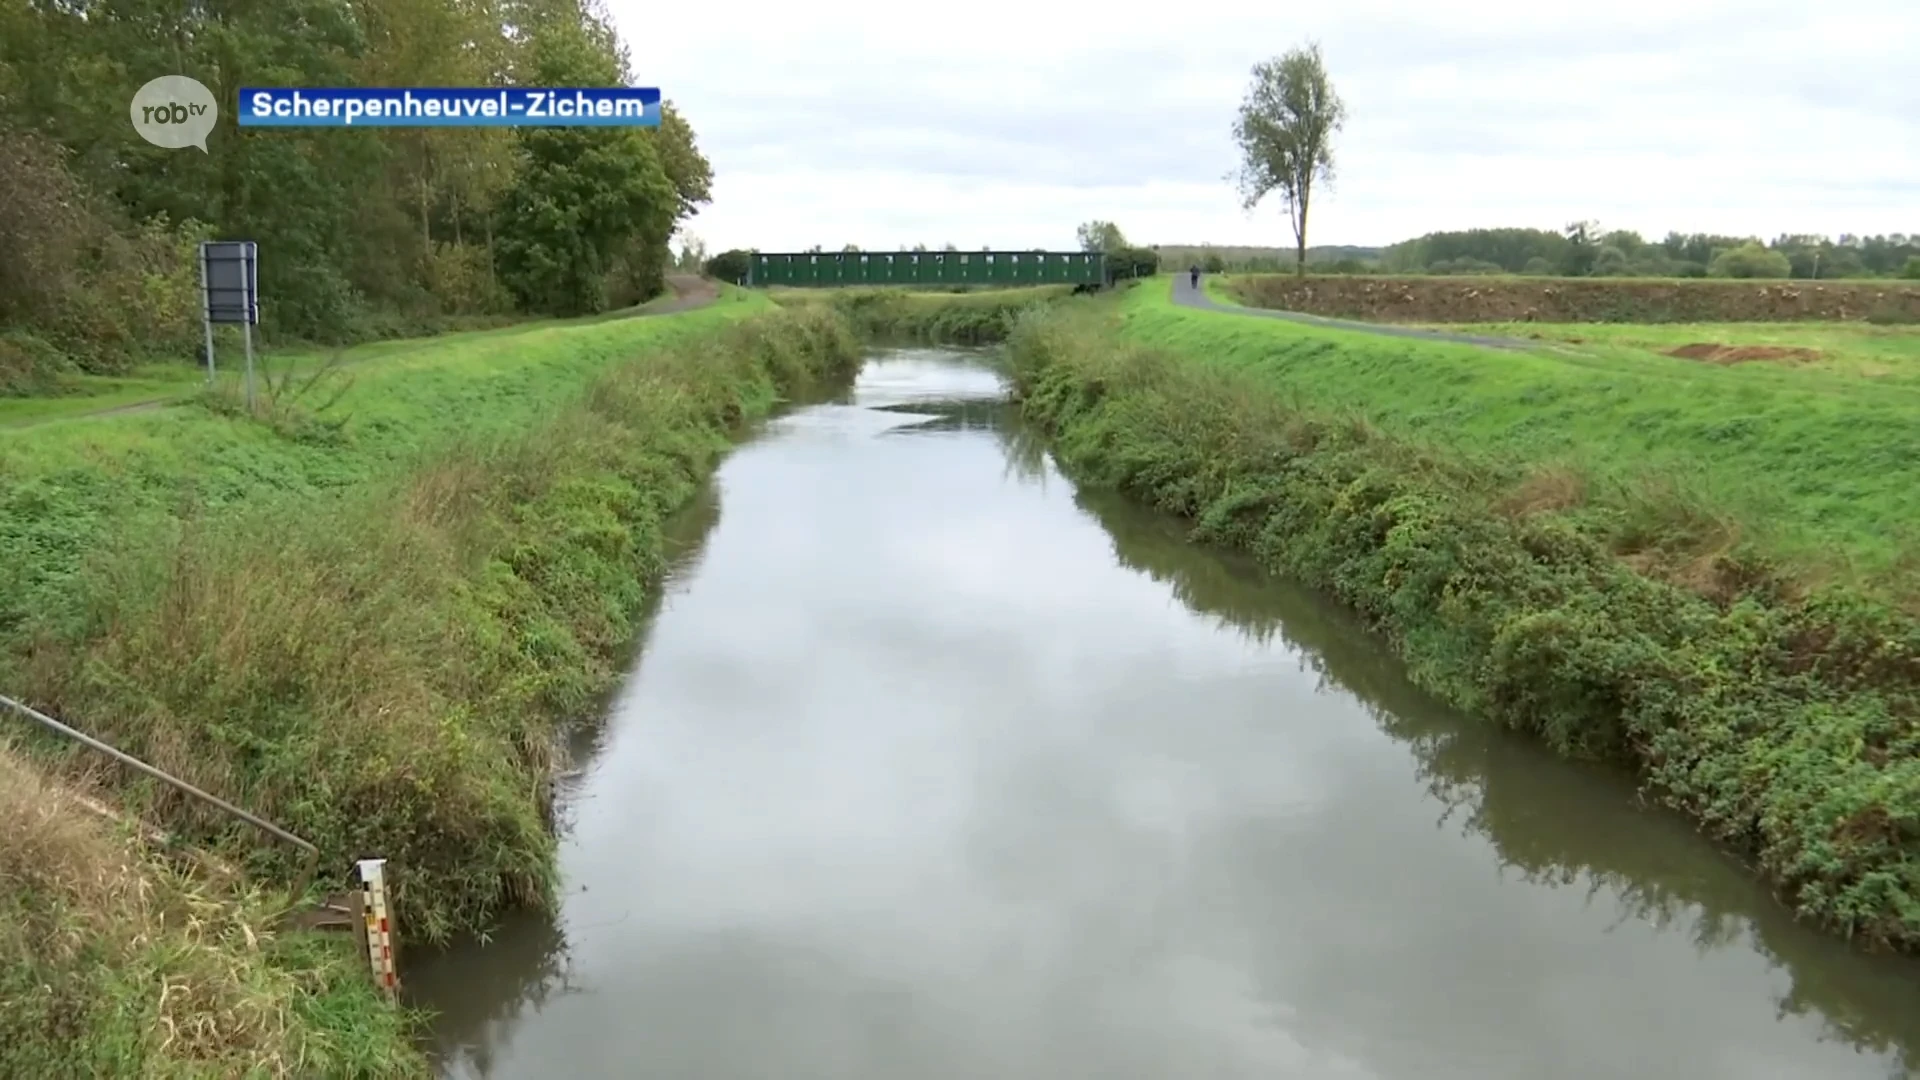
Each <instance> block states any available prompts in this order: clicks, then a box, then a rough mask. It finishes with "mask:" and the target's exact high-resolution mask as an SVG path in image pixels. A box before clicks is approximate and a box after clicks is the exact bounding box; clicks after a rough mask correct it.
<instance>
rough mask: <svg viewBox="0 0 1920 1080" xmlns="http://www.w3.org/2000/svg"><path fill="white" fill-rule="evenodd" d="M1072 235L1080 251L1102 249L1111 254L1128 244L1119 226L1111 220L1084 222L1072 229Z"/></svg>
mask: <svg viewBox="0 0 1920 1080" xmlns="http://www.w3.org/2000/svg"><path fill="white" fill-rule="evenodd" d="M1074 237H1075V239H1076V240H1077V241H1078V242H1079V244H1080V250H1081V251H1104V252H1106V253H1108V254H1110V255H1111V254H1113V253H1114V252H1117V251H1120V250H1122V249H1124V248H1126V247H1127V246H1128V244H1127V238H1126V236H1125V234H1123V233H1122V232H1121V231H1120V226H1118V225H1115V224H1114V223H1113V222H1111V221H1089V222H1086V223H1084V224H1082V225H1081V226H1080V227H1079V228H1077V229H1075V230H1074Z"/></svg>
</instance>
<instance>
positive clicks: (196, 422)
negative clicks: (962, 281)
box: [0, 298, 859, 1075]
mask: <svg viewBox="0 0 1920 1080" xmlns="http://www.w3.org/2000/svg"><path fill="white" fill-rule="evenodd" d="M858 357H859V348H858V342H857V340H856V339H855V338H854V337H853V336H852V335H851V334H850V333H849V332H848V331H847V329H846V326H845V323H844V321H843V320H841V319H839V318H838V317H837V316H834V315H833V314H832V313H830V312H807V311H800V312H786V311H779V310H777V309H775V308H774V307H773V306H772V305H769V304H767V303H765V302H764V301H763V300H756V299H753V298H740V299H737V300H735V301H734V302H722V303H719V304H714V305H712V306H711V307H708V308H704V309H702V310H697V311H689V312H687V313H685V314H680V315H675V316H673V317H671V318H661V319H624V320H609V321H601V322H594V323H582V324H574V325H566V326H545V327H538V328H534V329H530V330H527V331H525V332H523V333H519V334H490V335H475V336H472V337H467V338H462V339H459V340H449V341H442V342H436V343H432V344H429V345H425V346H423V347H421V348H418V349H413V350H410V351H407V352H405V353H404V354H398V353H397V354H396V355H395V356H393V357H392V358H391V359H389V360H387V361H384V362H378V363H369V364H367V365H364V366H362V367H360V368H359V369H357V370H356V371H355V372H354V373H353V374H354V381H353V382H352V384H351V385H350V386H346V387H344V388H343V389H340V390H339V393H338V395H337V397H336V396H334V395H333V394H332V393H327V394H324V395H320V396H317V397H299V396H297V395H296V396H289V397H287V398H283V399H279V400H275V401H272V402H270V403H268V404H266V405H263V407H262V408H261V410H260V412H259V414H258V415H254V416H249V415H246V414H245V413H244V412H243V411H240V410H238V409H237V408H236V407H235V405H234V403H233V402H231V401H221V400H212V401H207V402H203V403H199V404H195V405H191V406H186V407H182V408H178V409H169V410H164V411H159V412H150V413H140V414H133V415H128V416H124V417H118V418H112V419H103V420H100V421H97V422H88V423H78V424H71V425H59V426H54V427H48V428H45V429H41V430H39V431H35V432H21V433H17V434H12V435H7V434H0V685H4V686H5V687H7V689H8V692H9V693H10V694H12V695H13V696H17V697H20V698H22V699H25V700H28V701H30V702H31V703H33V704H34V705H36V706H37V707H40V708H42V709H44V710H45V711H47V712H49V713H52V714H53V715H55V716H58V717H60V718H61V719H63V720H66V721H68V722H70V723H73V724H74V725H75V726H77V727H80V728H81V729H83V730H86V731H88V732H89V733H90V734H94V735H96V736H98V737H101V738H105V739H107V740H108V741H110V742H113V743H115V744H116V745H118V746H120V747H122V748H123V749H125V750H127V751H128V752H131V753H134V754H136V755H138V756H140V757H142V758H144V759H146V760H148V761H151V762H152V763H154V764H155V765H157V766H159V767H160V768H163V769H166V770H168V771H169V772H172V773H174V774H176V775H179V776H181V777H183V778H185V779H187V780H189V781H191V782H193V783H196V784H198V785H199V786H201V787H203V788H207V789H209V790H212V791H214V792H217V793H219V794H221V795H222V796H224V797H226V798H229V799H230V800H232V801H234V802H236V803H238V804H240V805H243V806H246V807H248V808H249V809H252V810H254V811H255V812H257V813H260V814H262V815H263V816H266V817H268V818H270V819H273V820H275V821H277V822H279V823H280V824H282V825H284V826H285V827H287V828H289V829H291V830H293V831H294V832H296V833H299V834H301V835H304V836H307V837H309V838H311V839H312V840H313V841H314V842H315V843H317V844H319V845H320V847H321V850H322V873H323V875H329V876H333V877H338V876H339V875H341V874H344V873H346V871H347V869H348V868H349V867H350V866H351V860H352V859H354V858H357V857H363V856H367V855H380V856H384V857H386V858H388V859H389V860H391V863H390V865H391V867H392V869H393V888H394V898H395V901H396V905H397V908H398V914H399V925H400V926H401V927H402V933H403V935H405V939H406V940H408V941H411V942H414V943H417V944H424V943H427V942H430V941H434V940H437V939H440V938H443V937H444V936H446V935H447V934H449V933H451V932H454V931H456V930H461V929H468V928H472V929H480V928H484V927H485V926H486V925H488V924H489V923H490V921H491V920H492V919H493V918H494V917H495V916H496V915H497V914H498V913H500V912H501V911H502V910H503V909H505V908H507V907H510V906H515V905H529V904H534V905H537V904H540V903H543V902H545V901H546V900H547V899H548V898H549V897H550V895H551V889H552V886H553V835H552V831H551V824H550V818H549V813H548V811H549V807H548V791H549V787H550V781H551V779H552V775H553V772H554V768H555V765H556V761H555V755H556V752H557V750H556V746H557V738H556V736H557V734H558V730H559V725H560V724H561V723H562V722H563V721H564V720H566V719H567V718H570V717H572V716H575V715H579V714H580V713H582V712H584V711H586V710H590V709H592V708H594V707H595V705H596V703H597V701H598V696H599V695H600V694H601V693H602V692H603V691H604V690H605V689H606V687H607V686H608V685H610V683H611V681H612V679H613V678H615V677H616V675H617V673H618V672H619V670H620V669H621V666H622V663H623V661H624V659H625V655H624V653H625V650H626V649H627V648H628V646H629V644H630V642H631V636H632V631H633V628H634V627H633V620H634V618H635V616H636V615H637V613H638V612H639V610H640V608H641V606H642V603H643V601H644V600H645V598H646V596H647V594H648V592H649V590H650V589H651V587H652V581H653V579H654V576H655V575H656V574H657V572H658V570H659V569H660V567H661V565H662V560H663V550H662V548H663V545H664V537H663V533H662V524H663V521H664V519H665V518H666V517H667V516H668V515H669V514H670V513H672V511H673V510H674V509H675V508H676V507H677V506H679V505H680V504H681V503H682V502H684V501H685V499H686V498H688V497H689V496H690V495H691V493H692V492H693V491H694V490H695V488H696V485H697V483H698V481H699V479H700V478H701V477H702V476H703V475H704V474H705V473H706V471H707V470H709V469H710V468H711V467H712V466H713V464H714V463H715V462H716V460H717V459H718V457H719V456H720V455H721V454H723V453H724V452H725V450H726V449H727V447H728V445H729V440H730V436H731V435H732V434H733V433H734V432H735V431H736V430H737V428H738V426H739V425H740V424H741V423H743V422H746V421H749V420H751V419H752V418H754V417H756V416H759V415H763V414H764V413H766V412H767V411H768V410H769V409H771V408H772V407H773V406H774V405H775V404H776V403H777V401H778V400H779V399H780V397H781V395H782V394H784V393H787V392H789V391H791V390H792V389H794V388H797V387H800V386H804V385H807V384H809V383H811V382H815V381H819V380H831V379H836V378H843V377H845V376H846V375H847V374H848V373H849V372H850V371H851V369H852V367H853V366H854V365H855V364H856V363H857V361H858ZM29 748H30V749H33V750H34V752H35V754H34V756H35V757H36V758H38V759H39V763H40V764H41V765H42V766H43V767H45V768H49V769H52V770H54V771H55V772H59V771H61V770H64V769H65V768H67V767H69V765H72V766H73V767H79V766H80V764H81V763H79V762H77V761H72V760H71V759H69V758H68V757H67V756H66V755H65V754H64V753H63V752H62V750H61V748H59V747H57V746H46V745H42V744H40V743H39V742H37V741H35V742H33V743H32V744H31V745H30V747H29ZM120 794H121V795H122V796H123V797H124V799H125V801H126V803H127V805H128V806H129V808H130V809H131V810H133V811H135V812H137V813H140V814H143V815H144V816H146V817H147V818H149V819H150V820H158V821H164V822H165V823H166V824H167V825H168V826H169V827H170V828H171V829H172V830H173V831H175V832H176V833H177V834H179V835H182V836H184V837H186V838H188V839H190V840H192V841H195V842H197V843H200V844H202V845H204V846H207V847H209V848H211V849H213V850H215V851H218V852H220V853H221V854H222V855H224V856H226V857H227V858H228V859H230V860H231V861H233V862H236V863H238V864H240V865H242V866H243V867H244V868H245V869H247V870H248V871H250V872H252V873H253V874H254V875H255V878H256V880H259V881H261V882H273V881H284V880H286V879H287V878H288V877H290V876H291V874H290V871H291V866H290V865H288V864H287V862H286V860H285V859H284V856H283V855H282V854H280V853H278V852H275V851H272V850H267V849H262V848H260V847H258V846H257V845H255V844H253V843H252V842H251V839H252V838H251V837H244V836H237V835H235V834H234V833H233V832H232V831H231V830H230V829H228V828H227V827H226V825H225V823H224V822H220V821H215V820H208V819H206V818H204V817H202V816H201V815H199V814H198V813H197V812H196V811H195V810H194V808H192V807H190V806H186V805H182V804H180V803H179V802H177V801H174V800H172V799H168V798H165V797H162V796H154V795H152V794H151V793H150V792H148V791H147V790H146V789H144V788H140V787H135V786H130V787H126V788H123V789H121V790H120ZM11 842H12V838H0V846H4V845H6V844H7V843H11ZM24 895H25V896H26V897H27V899H26V900H25V901H23V902H24V903H26V904H28V906H30V907H31V906H35V905H39V906H45V905H48V904H52V903H54V902H55V897H56V894H55V893H53V892H50V891H48V890H46V889H38V888H30V889H28V890H26V892H25V894H24ZM100 947H107V945H106V944H101V946H100ZM223 947H224V946H223ZM302 978H303V980H304V981H300V980H296V984H295V989H296V990H298V991H299V992H301V993H310V992H314V988H315V987H316V985H318V984H317V983H316V982H315V979H314V978H308V977H304V976H303V977H302ZM116 985H118V984H116ZM109 989H110V990H111V989H112V988H111V987H110V988H109ZM121 989H123V990H125V992H127V993H134V992H136V991H137V992H140V993H145V992H147V991H148V990H150V989H151V988H150V987H122V988H121ZM283 1004H284V1003H283ZM108 1007H114V1003H113V1002H112V1001H111V1000H110V1001H109V1002H108ZM288 1007H291V1006H288ZM41 1019H42V1020H44V1021H45V1023H46V1024H49V1025H51V1024H56V1023H62V1022H65V1021H64V1020H63V1019H62V1018H61V1017H59V1016H56V1015H53V1014H48V1015H46V1016H43V1017H42V1018H41ZM40 1036H41V1037H42V1039H43V1041H46V1042H47V1043H48V1045H52V1044H53V1043H55V1042H57V1041H58V1038H59V1033H58V1031H57V1030H56V1029H54V1028H45V1029H43V1030H41V1031H40ZM76 1067H77V1066H76ZM292 1074H303V1075H312V1073H311V1072H308V1073H302V1072H301V1071H300V1070H299V1069H295V1070H293V1073H292Z"/></svg>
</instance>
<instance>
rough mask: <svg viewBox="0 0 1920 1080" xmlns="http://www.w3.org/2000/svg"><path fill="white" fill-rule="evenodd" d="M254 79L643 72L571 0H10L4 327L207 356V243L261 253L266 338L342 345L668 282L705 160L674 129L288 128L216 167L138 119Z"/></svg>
mask: <svg viewBox="0 0 1920 1080" xmlns="http://www.w3.org/2000/svg"><path fill="white" fill-rule="evenodd" d="M158 71H180V72H182V73H184V74H188V75H191V76H193V77H195V78H197V79H199V80H200V81H202V82H204V83H206V84H207V86H208V87H209V88H210V89H211V90H212V91H213V92H214V95H215V97H216V98H217V99H219V100H220V101H222V102H226V103H229V104H231V103H232V102H233V101H235V100H236V96H235V95H236V94H237V92H238V89H239V88H240V87H241V86H243V85H294V86H355V85H388V86H393V85H487V84H493V83H520V84H527V83H534V84H546V85H554V84H562V85H587V86H608V85H621V84H624V83H625V82H626V81H627V80H628V78H629V72H628V69H627V65H626V58H625V57H624V55H623V54H622V53H621V50H620V47H619V44H618V41H617V39H616V38H615V37H614V35H613V33H612V31H611V29H610V28H609V27H608V25H607V23H606V20H605V16H604V15H603V14H601V13H600V12H599V11H598V10H597V8H593V7H590V6H588V5H585V4H583V3H580V2H578V0H480V2H476V3H471V4H447V3H445V2H444V0H294V2H290V3H282V4H258V3H255V4H241V5H237V6H236V5H224V6H222V5H212V6H209V5H204V4H184V5H182V4H175V5H154V4H150V3H145V2H114V3H101V4H93V3H89V4H40V3H32V2H29V0H0V190H5V191H7V192H8V198H7V199H5V200H0V250H5V251H7V252H8V253H9V257H8V258H7V259H6V260H4V263H5V265H4V266H0V323H4V324H7V325H10V326H14V327H20V328H25V329H27V330H30V331H32V332H33V333H34V334H35V335H37V336H38V337H40V338H41V339H43V340H45V341H47V342H49V343H51V344H53V345H54V346H55V347H57V348H59V349H60V350H61V351H63V352H65V353H67V354H68V355H69V356H70V357H71V358H72V360H73V361H74V363H75V364H76V365H77V366H78V367H79V368H80V369H82V370H84V371H87V372H119V371H125V370H127V369H128V368H130V367H131V366H133V365H134V364H136V363H139V362H142V361H146V360H152V359H162V358H164V359H172V360H182V361H190V360H192V359H193V358H194V357H193V353H194V349H195V344H196V342H197V340H198V336H199V326H198V319H197V307H196V300H195V296H194V290H195V287H196V285H197V280H196V269H195V267H194V265H193V262H192V260H191V252H192V246H193V244H194V243H195V242H196V241H198V240H200V239H203V238H207V237H213V236H218V237H225V238H245V239H252V240H255V241H258V242H259V244H260V246H261V263H260V284H261V289H262V292H263V294H264V295H265V297H266V300H267V302H266V303H265V304H264V305H263V316H262V317H263V320H264V322H263V325H262V327H261V330H262V332H263V334H264V335H265V336H266V338H267V339H268V340H275V341H284V340H304V341H313V342H321V343H328V344H333V343H343V342H347V341H350V340H355V339H359V338H363V337H367V336H378V335H381V334H388V333H392V332H394V331H395V330H402V331H420V330H423V329H427V328H431V327H434V326H437V325H439V321H438V320H441V319H443V318H449V317H457V318H464V317H472V316H483V315H484V316H492V315H501V314H507V313H510V312H513V311H518V312H520V313H554V312H565V313H576V312H587V311H596V310H601V308H602V307H604V306H623V305H624V304H625V303H628V302H631V301H633V300H637V299H645V298H646V297H647V296H650V295H653V294H654V293H657V292H658V291H659V290H660V288H661V283H662V280H663V274H664V270H665V266H666V264H667V262H668V259H669V253H668V250H667V243H668V237H669V236H670V235H671V233H672V231H673V229H674V227H675V226H677V225H678V224H679V223H680V222H681V221H683V220H684V219H686V218H687V217H689V216H690V215H692V214H693V213H694V212H695V210H696V209H697V208H698V207H699V206H700V205H702V204H704V203H705V202H707V201H708V199H709V198H710V189H711V184H712V170H711V166H710V165H709V163H708V162H707V161H706V159H705V158H704V157H703V156H702V155H701V153H700V151H699V149H698V146H697V143H696V140H695V138H694V133H693V131H692V129H691V127H689V126H688V124H687V122H686V120H685V118H684V117H682V116H681V115H680V114H679V113H678V112H677V111H676V110H674V109H673V108H672V107H671V106H670V105H663V108H662V121H661V125H660V126H659V127H658V128H657V129H647V130H635V129H622V130H613V131H580V130H569V131H555V130H551V129H530V130H526V131H519V132H514V131H507V130H500V129H480V128H474V129H441V130H421V129H379V128H373V129H367V130H362V131H334V130H318V131H311V130H308V131H303V130H285V131H272V132H261V131H253V132H248V133H244V134H243V133H242V132H241V131H240V130H239V128H238V126H237V124H236V122H235V119H234V116H233V113H232V111H231V110H230V109H223V111H222V115H221V117H220V123H219V127H218V128H217V129H216V130H215V131H214V132H213V134H212V135H211V137H210V139H209V143H208V145H209V149H210V153H208V154H205V155H202V154H197V153H195V154H185V153H177V152H170V151H163V150H159V149H156V148H153V147H149V146H147V145H146V144H144V143H142V142H140V141H139V140H138V139H136V138H134V137H133V136H132V134H131V133H130V132H129V131H128V130H127V119H126V102H127V99H128V95H129V94H131V92H132V90H133V89H134V88H135V87H137V86H138V85H139V84H140V83H141V82H142V81H144V80H145V79H146V78H147V77H149V76H150V75H151V74H152V73H154V72H158Z"/></svg>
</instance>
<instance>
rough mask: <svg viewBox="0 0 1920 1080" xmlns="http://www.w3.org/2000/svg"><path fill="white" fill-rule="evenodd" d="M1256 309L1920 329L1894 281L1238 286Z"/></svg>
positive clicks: (1392, 280) (1288, 280)
mask: <svg viewBox="0 0 1920 1080" xmlns="http://www.w3.org/2000/svg"><path fill="white" fill-rule="evenodd" d="M1233 285H1234V291H1235V292H1236V293H1238V294H1239V297H1240V299H1241V301H1242V302H1243V303H1246V304H1249V305H1252V306H1254V307H1265V308H1278V309H1280V310H1283V311H1301V312H1306V313H1308V314H1310V315H1326V316H1330V317H1332V318H1337V319H1361V320H1368V321H1374V322H1389V323H1414V324H1417V323H1479V322H1543V323H1579V322H1605V323H1670V322H1796V321H1820V322H1841V321H1850V320H1851V321H1863V320H1867V319H1877V320H1885V321H1890V322H1907V323H1911V322H1920V287H1916V286H1914V285H1912V284H1908V283H1906V282H1893V281H1839V282H1834V281H1818V282H1815V281H1710V280H1679V279H1675V280H1669V281H1648V280H1634V279H1608V278H1475V277H1364V276H1360V275H1346V274H1328V275H1311V276H1308V277H1306V278H1296V277H1294V276H1292V275H1290V274H1256V275H1249V276H1245V277H1236V278H1235V279H1234V282H1233Z"/></svg>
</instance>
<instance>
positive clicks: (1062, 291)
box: [777, 285, 1073, 345]
mask: <svg viewBox="0 0 1920 1080" xmlns="http://www.w3.org/2000/svg"><path fill="white" fill-rule="evenodd" d="M1072 293H1073V287H1072V286H1069V285H1035V286H1030V287H1026V288H1017V289H982V290H978V291H969V292H955V293H934V292H915V291H909V290H906V289H888V288H870V289H858V288H851V289H792V290H785V291H782V292H780V293H779V294H778V296H777V299H778V302H779V303H781V304H783V305H789V306H795V307H803V308H804V307H826V308H830V309H832V310H834V311H837V312H839V313H840V314H841V315H842V316H844V317H845V318H846V319H847V321H848V323H849V324H850V325H851V326H852V327H853V328H854V329H855V330H856V331H857V332H858V333H860V334H861V335H862V336H863V337H866V338H869V339H874V340H881V341H891V342H934V341H938V342H949V343H953V344H961V345H981V344H986V343H989V342H995V341H1000V340H1003V339H1004V338H1005V337H1006V336H1007V332H1008V330H1009V329H1011V328H1012V326H1013V322H1014V320H1015V319H1016V318H1017V317H1018V316H1019V315H1020V313H1021V312H1023V311H1026V310H1027V309H1028V308H1031V307H1036V306H1046V305H1051V304H1055V303H1058V302H1059V301H1061V300H1063V299H1065V298H1067V297H1068V296H1070V295H1072Z"/></svg>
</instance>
